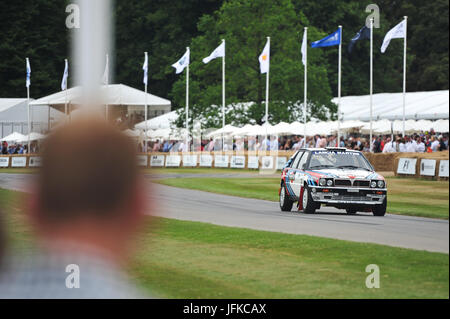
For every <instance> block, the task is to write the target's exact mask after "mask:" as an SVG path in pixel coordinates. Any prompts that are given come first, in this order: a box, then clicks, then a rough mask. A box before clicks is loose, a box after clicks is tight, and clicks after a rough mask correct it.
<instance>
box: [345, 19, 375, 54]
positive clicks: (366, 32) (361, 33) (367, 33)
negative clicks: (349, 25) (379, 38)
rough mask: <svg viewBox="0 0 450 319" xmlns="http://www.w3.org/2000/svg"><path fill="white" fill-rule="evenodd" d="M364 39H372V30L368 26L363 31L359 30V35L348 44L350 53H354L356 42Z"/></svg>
mask: <svg viewBox="0 0 450 319" xmlns="http://www.w3.org/2000/svg"><path fill="white" fill-rule="evenodd" d="M364 39H370V29H369V28H368V27H366V26H363V27H362V28H361V30H359V31H358V33H356V35H355V36H354V37H353V38H352V39H351V40H350V43H349V44H348V52H349V53H351V52H352V50H353V46H354V45H355V43H356V41H359V40H364Z"/></svg>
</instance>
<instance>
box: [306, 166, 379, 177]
mask: <svg viewBox="0 0 450 319" xmlns="http://www.w3.org/2000/svg"><path fill="white" fill-rule="evenodd" d="M311 172H313V173H315V174H314V175H316V177H317V175H321V176H319V177H333V178H350V179H384V178H383V176H381V175H379V174H377V173H375V172H369V171H366V170H364V169H337V168H330V169H321V170H313V171H311Z"/></svg>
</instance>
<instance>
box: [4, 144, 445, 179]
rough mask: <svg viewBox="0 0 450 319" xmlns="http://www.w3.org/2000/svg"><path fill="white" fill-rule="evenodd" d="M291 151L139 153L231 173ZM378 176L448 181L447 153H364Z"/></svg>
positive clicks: (149, 161) (27, 163)
mask: <svg viewBox="0 0 450 319" xmlns="http://www.w3.org/2000/svg"><path fill="white" fill-rule="evenodd" d="M294 153H295V152H294V151H278V152H269V151H257V152H248V151H238V152H233V151H225V152H190V153H181V152H178V153H177V152H171V153H160V152H154V153H147V154H145V153H140V154H138V158H137V162H138V165H139V166H141V167H147V168H148V167H160V168H161V167H191V168H195V167H212V168H216V167H220V168H235V169H267V170H280V169H282V167H283V166H284V165H285V163H286V162H287V161H288V160H289V158H290V157H291V156H292V155H294ZM365 156H366V157H367V159H368V160H369V161H370V162H371V164H372V165H373V166H374V168H375V170H376V171H378V172H387V171H390V172H394V174H395V175H398V176H406V177H421V178H429V179H438V180H448V178H449V176H448V175H449V174H448V171H449V168H448V167H449V152H448V151H445V152H435V153H381V154H372V153H365ZM40 166H41V157H40V156H39V154H30V155H25V154H24V155H0V172H1V169H2V168H25V167H30V168H37V167H40Z"/></svg>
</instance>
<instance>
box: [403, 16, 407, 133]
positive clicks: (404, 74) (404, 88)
mask: <svg viewBox="0 0 450 319" xmlns="http://www.w3.org/2000/svg"><path fill="white" fill-rule="evenodd" d="M404 18H405V38H404V46H403V128H402V136H403V137H405V107H406V31H407V30H408V27H407V26H408V17H407V16H404Z"/></svg>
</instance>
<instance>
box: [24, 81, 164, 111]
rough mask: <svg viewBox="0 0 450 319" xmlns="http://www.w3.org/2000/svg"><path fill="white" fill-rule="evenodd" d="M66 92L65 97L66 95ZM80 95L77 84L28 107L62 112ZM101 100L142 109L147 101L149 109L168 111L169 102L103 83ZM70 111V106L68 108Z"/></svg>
mask: <svg viewBox="0 0 450 319" xmlns="http://www.w3.org/2000/svg"><path fill="white" fill-rule="evenodd" d="M66 94H67V97H66ZM81 97H82V88H81V87H79V86H76V87H73V88H70V89H68V90H67V92H66V91H60V92H57V93H54V94H51V95H48V96H45V97H42V98H40V99H37V100H34V101H32V102H31V103H30V107H34V106H40V105H46V106H51V107H53V108H56V109H58V110H60V111H62V112H64V110H65V103H66V100H67V103H68V105H79V104H80V103H81V102H80V101H81ZM100 97H101V101H102V103H103V104H105V105H111V106H126V107H142V109H144V106H145V103H147V105H148V107H149V109H152V108H153V109H161V110H164V111H170V107H171V103H170V101H169V100H166V99H163V98H161V97H158V96H156V95H153V94H150V93H147V95H146V94H145V92H144V91H141V90H138V89H135V88H132V87H129V86H128V85H125V84H109V85H103V86H101V89H100ZM69 111H70V108H69Z"/></svg>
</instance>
